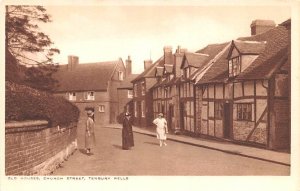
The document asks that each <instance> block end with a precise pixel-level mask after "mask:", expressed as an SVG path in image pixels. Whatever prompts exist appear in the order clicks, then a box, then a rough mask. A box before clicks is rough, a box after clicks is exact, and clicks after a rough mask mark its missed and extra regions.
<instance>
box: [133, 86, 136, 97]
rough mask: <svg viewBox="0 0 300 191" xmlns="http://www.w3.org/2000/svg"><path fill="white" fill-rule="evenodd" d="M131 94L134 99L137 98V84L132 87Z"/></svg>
mask: <svg viewBox="0 0 300 191" xmlns="http://www.w3.org/2000/svg"><path fill="white" fill-rule="evenodd" d="M133 93H134V97H137V84H134V85H133Z"/></svg>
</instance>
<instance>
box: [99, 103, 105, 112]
mask: <svg viewBox="0 0 300 191" xmlns="http://www.w3.org/2000/svg"><path fill="white" fill-rule="evenodd" d="M99 112H100V113H104V112H105V105H99Z"/></svg>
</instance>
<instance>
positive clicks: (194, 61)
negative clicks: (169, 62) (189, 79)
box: [180, 52, 209, 68]
mask: <svg viewBox="0 0 300 191" xmlns="http://www.w3.org/2000/svg"><path fill="white" fill-rule="evenodd" d="M208 58H209V55H208V54H202V53H194V52H185V53H184V57H183V61H182V64H181V67H180V68H182V67H183V63H184V61H185V60H186V61H187V63H188V65H189V66H192V67H195V68H198V67H201V66H202V65H203V64H204V63H205V62H206V61H207V59H208Z"/></svg>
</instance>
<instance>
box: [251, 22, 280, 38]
mask: <svg viewBox="0 0 300 191" xmlns="http://www.w3.org/2000/svg"><path fill="white" fill-rule="evenodd" d="M275 26H276V24H275V22H274V21H272V20H254V21H252V23H251V25H250V27H251V35H257V34H261V33H264V32H266V31H268V30H270V29H272V28H274V27H275Z"/></svg>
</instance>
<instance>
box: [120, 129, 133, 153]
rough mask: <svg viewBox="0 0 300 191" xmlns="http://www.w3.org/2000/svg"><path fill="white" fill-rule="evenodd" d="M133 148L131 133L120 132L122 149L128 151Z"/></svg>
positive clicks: (125, 130) (124, 130) (126, 131)
mask: <svg viewBox="0 0 300 191" xmlns="http://www.w3.org/2000/svg"><path fill="white" fill-rule="evenodd" d="M133 146H134V141H133V132H132V131H128V130H127V129H124V128H123V130H122V148H123V149H129V148H130V147H133Z"/></svg>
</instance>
